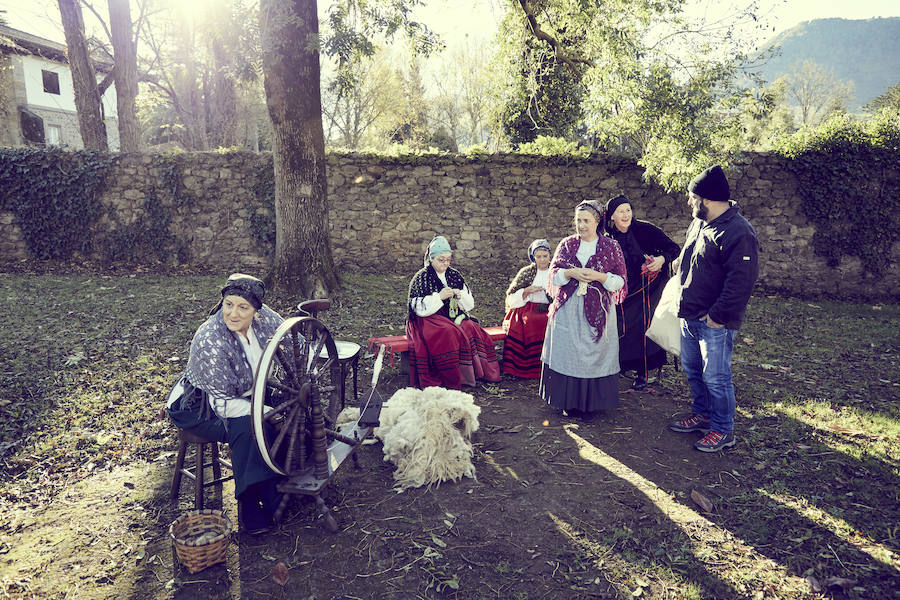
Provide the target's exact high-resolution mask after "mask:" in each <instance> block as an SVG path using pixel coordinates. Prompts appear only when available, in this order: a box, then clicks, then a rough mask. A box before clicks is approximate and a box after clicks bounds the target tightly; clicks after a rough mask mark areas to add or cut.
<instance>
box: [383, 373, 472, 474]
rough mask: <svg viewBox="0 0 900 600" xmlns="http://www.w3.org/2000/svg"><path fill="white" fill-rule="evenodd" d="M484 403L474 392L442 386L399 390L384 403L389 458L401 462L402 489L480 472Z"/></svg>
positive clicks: (385, 444) (384, 442)
mask: <svg viewBox="0 0 900 600" xmlns="http://www.w3.org/2000/svg"><path fill="white" fill-rule="evenodd" d="M480 413H481V407H479V406H476V405H475V399H474V398H473V397H472V395H471V394H466V393H464V392H460V391H456V390H447V389H444V388H440V387H429V388H425V389H424V390H417V389H415V388H405V389H402V390H398V391H397V392H396V393H395V394H394V395H393V396H391V398H390V399H389V400H388V401H387V402H386V403H385V404H384V405H383V406H382V409H381V427H378V428H377V429H375V435H376V436H378V437H379V438H380V439H381V440H382V442H383V444H384V460H386V461H391V462H393V463H394V464H395V465H396V466H397V470H396V471H395V472H394V479H395V480H396V481H397V487H398V488H399V489H401V490H402V489H406V488H411V487H420V486H422V485H428V486H431V485H440V483H441V482H443V481H458V480H459V479H461V478H462V477H464V476H465V477H472V478H474V477H475V466H474V465H473V464H472V443H471V437H472V433H473V432H475V431H476V430H477V429H478V415H479V414H480Z"/></svg>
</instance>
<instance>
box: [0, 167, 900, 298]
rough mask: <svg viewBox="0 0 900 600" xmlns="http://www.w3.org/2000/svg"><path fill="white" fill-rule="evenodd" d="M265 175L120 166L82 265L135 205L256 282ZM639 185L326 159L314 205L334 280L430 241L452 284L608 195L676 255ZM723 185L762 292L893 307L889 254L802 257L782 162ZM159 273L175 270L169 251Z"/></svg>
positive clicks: (614, 178) (679, 210)
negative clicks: (440, 238) (881, 266)
mask: <svg viewBox="0 0 900 600" xmlns="http://www.w3.org/2000/svg"><path fill="white" fill-rule="evenodd" d="M266 169H271V158H270V156H268V155H262V154H260V155H257V154H246V153H238V154H213V153H207V154H186V155H181V156H178V157H175V158H173V157H165V156H159V155H143V156H133V155H124V156H122V157H121V158H120V160H119V162H118V165H117V166H116V167H115V169H114V171H113V173H112V174H111V175H110V176H109V178H108V180H107V181H108V183H109V185H108V187H107V189H106V191H105V192H104V194H103V197H102V202H103V204H104V205H105V206H106V207H107V208H108V209H109V215H108V216H106V217H104V218H103V219H101V221H100V222H99V223H98V224H97V226H96V227H95V237H96V239H97V240H98V242H97V244H95V246H96V247H97V248H98V250H97V252H96V253H95V256H93V257H88V258H95V259H99V258H102V256H103V252H102V250H104V249H105V244H106V243H105V242H103V240H104V239H106V237H105V236H109V234H110V232H111V231H114V230H115V229H116V228H121V227H123V226H127V225H128V224H133V223H135V222H136V221H137V220H138V219H139V218H140V216H141V214H143V213H144V211H145V208H146V206H145V203H146V202H147V201H148V199H149V200H150V201H151V202H160V203H161V204H163V205H164V208H165V210H166V211H167V212H166V214H168V215H170V217H171V222H170V224H169V232H170V233H171V235H172V236H173V237H174V238H175V239H176V240H177V241H178V245H179V247H180V250H181V251H180V252H179V255H180V256H181V259H182V260H189V261H190V262H191V263H194V264H198V265H206V266H209V267H212V268H215V269H221V270H222V271H223V272H225V271H232V270H237V269H245V270H249V271H251V272H259V271H261V270H262V269H264V268H265V267H266V266H267V265H268V264H269V263H270V255H271V247H266V246H265V245H262V244H261V243H260V242H259V237H258V235H257V234H256V233H255V231H257V230H258V228H259V223H265V222H267V221H271V218H272V212H273V211H272V207H271V205H270V204H267V202H266V201H265V200H264V198H262V197H261V196H265V194H261V193H260V190H259V188H260V185H259V184H260V182H261V181H262V180H265V179H266V178H265V177H262V179H261V173H264V172H265V170H266ZM642 172H643V171H642V169H641V167H639V166H638V165H637V164H636V163H635V162H633V161H632V160H629V159H625V158H619V157H612V156H603V155H601V156H595V157H593V158H591V159H590V160H586V161H566V160H563V159H547V158H541V157H534V158H529V157H522V156H516V155H499V156H487V157H484V158H478V159H466V158H461V157H458V158H457V157H453V158H451V157H433V158H428V159H421V158H420V159H417V160H416V161H415V162H410V161H409V160H407V159H390V158H382V157H372V156H367V155H332V156H329V158H328V173H329V186H328V193H329V201H330V204H331V213H330V219H329V227H330V232H331V241H332V244H333V250H334V256H335V260H336V261H337V262H338V264H339V265H341V268H342V269H344V270H348V269H349V270H355V269H370V270H377V271H392V272H396V273H402V274H412V273H413V272H414V271H415V270H416V269H417V268H418V267H419V266H421V264H422V262H421V261H422V254H423V252H424V248H425V246H426V244H427V243H428V241H429V240H430V239H431V238H432V237H433V236H434V235H435V234H437V233H440V234H442V235H445V236H447V237H448V239H449V240H450V242H451V245H452V246H453V247H454V249H455V255H454V263H455V264H456V265H457V266H458V267H460V268H461V269H462V270H463V271H464V272H465V271H466V270H471V269H476V268H488V269H489V270H491V271H494V270H496V269H502V270H504V271H508V272H509V273H510V274H512V273H513V272H514V269H516V268H517V267H518V266H521V265H522V264H524V262H525V261H526V260H527V257H526V252H525V248H526V246H527V245H528V243H529V242H530V241H531V240H532V239H533V238H536V237H546V238H548V239H550V240H551V243H552V244H555V243H556V242H558V241H559V240H560V239H561V238H562V237H564V236H565V235H568V234H569V233H570V232H571V221H572V209H573V207H574V206H575V205H576V204H577V203H578V202H579V201H581V200H584V199H596V200H601V201H606V200H607V199H608V198H610V197H612V196H613V195H615V194H619V193H624V194H625V195H627V196H628V197H629V198H631V199H632V202H633V206H634V211H635V216H636V217H637V218H639V219H645V220H649V221H651V222H653V223H655V224H656V225H658V226H659V227H661V228H662V229H663V230H664V231H665V232H666V233H667V234H668V235H669V236H671V237H672V239H673V240H675V241H676V242H677V243H679V244H680V243H681V242H683V241H684V232H685V230H686V228H687V225H688V224H689V221H690V212H689V209H688V207H687V204H686V196H685V194H684V193H683V192H678V193H672V194H667V193H666V192H665V191H664V190H663V189H662V188H660V187H659V186H657V185H654V184H648V183H645V182H644V181H643V180H642ZM729 177H730V180H731V183H732V190H733V192H732V197H733V198H734V199H736V200H738V201H739V203H740V204H741V206H742V209H743V212H744V214H745V215H746V216H747V217H748V218H749V219H750V221H751V222H752V223H753V225H754V227H755V228H756V230H757V233H758V235H759V239H760V242H761V244H762V252H761V255H760V257H761V269H762V276H761V283H762V284H763V285H764V287H766V288H768V289H781V290H786V291H788V292H790V293H795V294H799V295H814V294H823V293H824V294H827V295H831V296H837V297H868V298H873V299H874V298H891V299H896V298H898V292H897V290H898V289H900V285H898V284H900V267H898V265H900V243H898V244H895V245H894V250H893V254H892V263H891V265H890V267H889V270H888V272H887V273H886V274H885V276H884V277H883V278H882V279H880V280H878V281H873V280H871V279H870V278H866V277H865V276H864V275H863V273H862V269H861V268H860V264H859V261H858V260H856V259H846V258H845V259H843V260H842V262H841V264H840V265H839V266H838V267H837V268H830V267H828V266H827V265H826V263H825V261H824V260H823V259H821V258H819V257H817V256H815V255H813V253H812V249H811V245H810V240H811V237H812V235H813V233H814V231H815V229H814V227H813V226H812V225H811V224H810V223H809V222H808V221H807V219H806V217H805V216H804V215H803V212H802V209H801V207H800V198H799V197H798V195H797V189H796V188H797V183H796V180H795V179H794V177H793V175H791V174H790V172H789V171H788V169H787V168H786V165H785V162H784V159H781V158H780V157H776V156H772V155H764V154H757V155H752V156H750V157H749V158H748V159H747V161H746V162H744V163H740V164H738V165H736V166H735V168H734V169H733V170H732V171H731V172H730V173H729ZM173 181H175V182H176V183H177V185H176V186H175V187H176V188H177V189H176V191H174V192H173V191H171V190H173V189H175V188H173V186H172V182H173ZM12 221H13V219H12V216H11V215H9V214H8V213H7V214H4V213H0V252H2V253H3V255H4V256H6V257H9V258H14V257H21V258H24V257H26V251H25V249H24V241H23V240H22V238H21V235H20V234H19V233H18V231H17V229H18V228H17V227H16V226H15V225H14V223H13V222H12ZM166 260H167V261H171V262H175V261H176V260H177V258H176V254H175V252H174V251H173V252H171V253H169V256H167V257H166Z"/></svg>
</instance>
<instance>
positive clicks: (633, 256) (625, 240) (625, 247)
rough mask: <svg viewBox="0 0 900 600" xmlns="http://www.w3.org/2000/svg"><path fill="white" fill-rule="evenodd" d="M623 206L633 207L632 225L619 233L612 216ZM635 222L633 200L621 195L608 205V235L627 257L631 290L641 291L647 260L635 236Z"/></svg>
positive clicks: (626, 264)
mask: <svg viewBox="0 0 900 600" xmlns="http://www.w3.org/2000/svg"><path fill="white" fill-rule="evenodd" d="M623 204H628V205H629V206H631V225H629V226H628V230H627V231H624V232H622V231H619V228H618V227H616V224H615V223H613V221H612V214H613V213H614V212H615V211H616V209H617V208H619V207H620V206H622V205H623ZM634 221H635V218H634V205H633V204H631V200H629V199H628V198H627V197H626V196H622V195H621V194H620V195H618V196H616V197H615V198H612V199H611V200H610V201H609V202H607V203H606V223H605V228H606V233H607V234H609V236H610V237H611V238H612V239H614V240H616V241H617V242H619V246H620V247H621V248H622V254H624V255H625V270H626V272H627V273H628V289H629V290H639V289H641V265H643V264H644V260H645V259H644V251H643V249H642V248H641V245H640V244H639V243H638V241H637V238H636V237H635V235H634Z"/></svg>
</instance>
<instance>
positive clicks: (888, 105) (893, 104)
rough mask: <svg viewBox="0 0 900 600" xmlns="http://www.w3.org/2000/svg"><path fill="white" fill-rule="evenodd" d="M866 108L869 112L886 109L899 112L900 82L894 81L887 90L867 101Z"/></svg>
mask: <svg viewBox="0 0 900 600" xmlns="http://www.w3.org/2000/svg"><path fill="white" fill-rule="evenodd" d="M866 110H867V111H868V112H871V113H877V112H879V111H883V110H887V111H891V112H894V113H895V114H897V113H900V83H896V84H894V85H893V86H891V87H889V88H888V90H887V91H886V92H885V93H883V94H881V95H880V96H878V97H877V98H875V99H874V100H872V101H871V102H869V103H868V104H867V105H866Z"/></svg>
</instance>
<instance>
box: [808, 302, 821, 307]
mask: <svg viewBox="0 0 900 600" xmlns="http://www.w3.org/2000/svg"><path fill="white" fill-rule="evenodd" d="M806 305H807V306H808V307H810V308H822V307H821V306H819V305H818V304H810V303H807V304H806Z"/></svg>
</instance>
